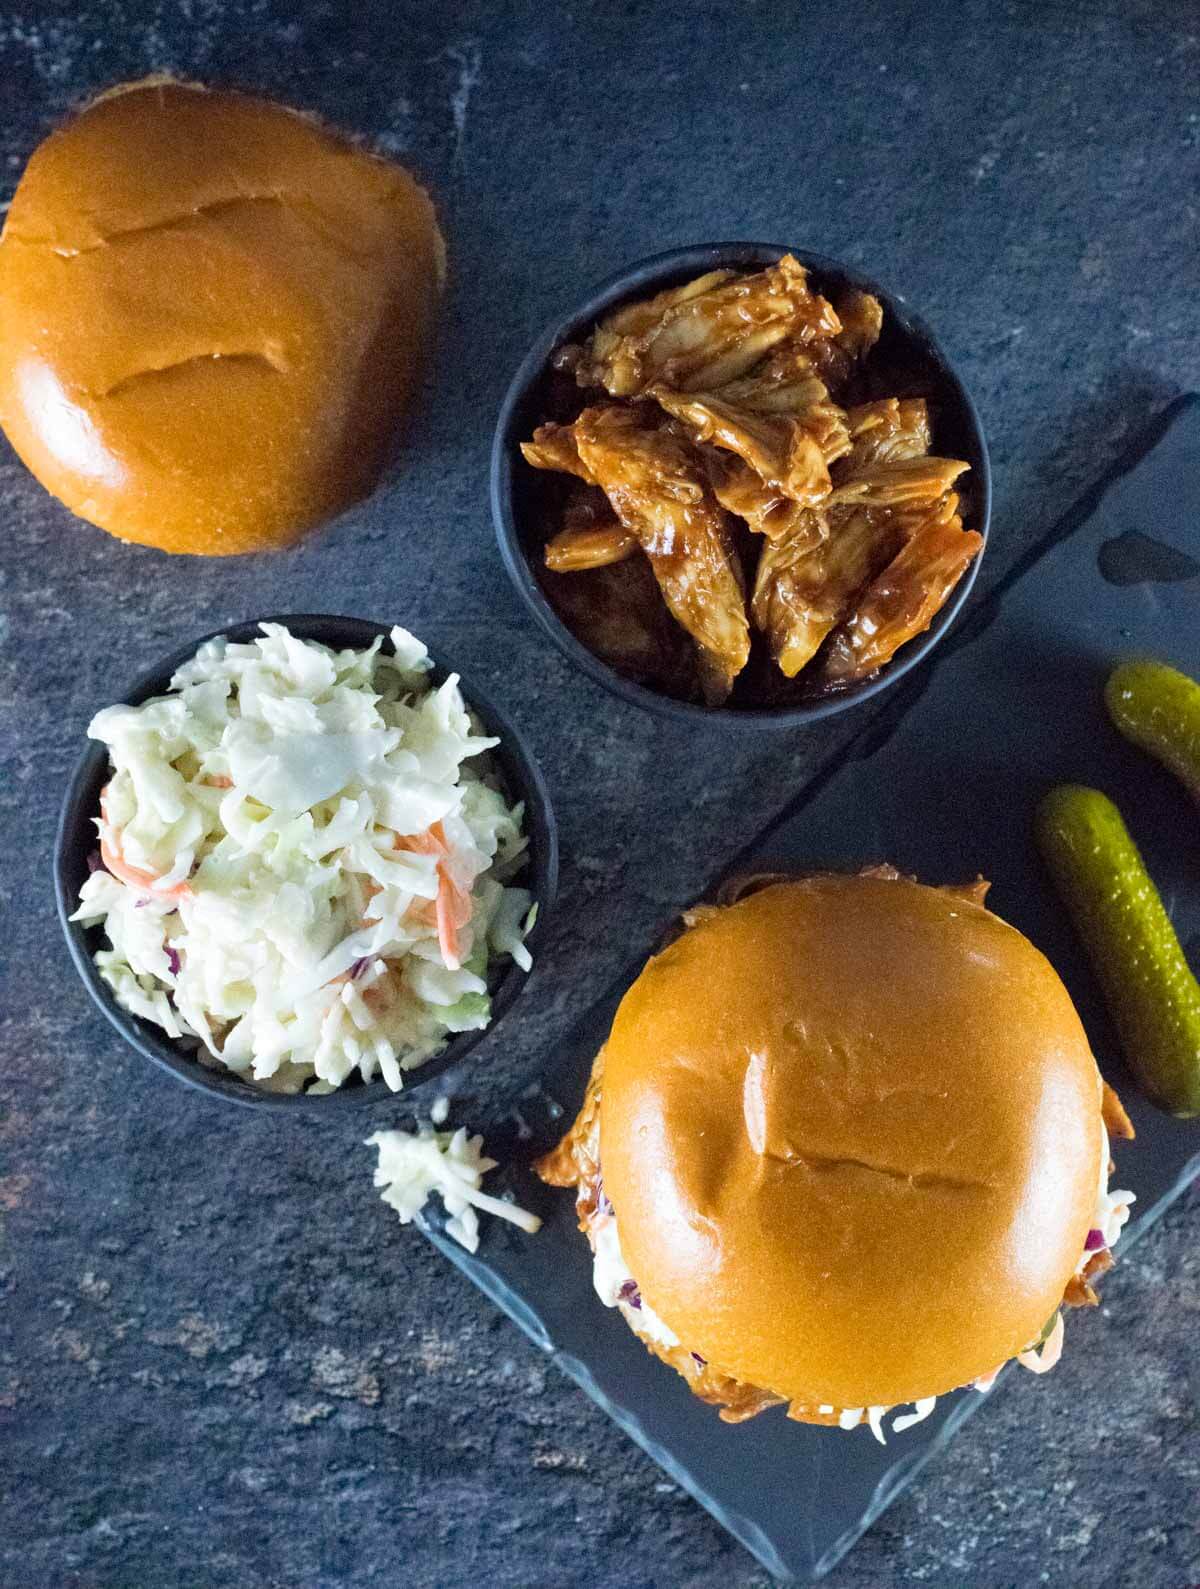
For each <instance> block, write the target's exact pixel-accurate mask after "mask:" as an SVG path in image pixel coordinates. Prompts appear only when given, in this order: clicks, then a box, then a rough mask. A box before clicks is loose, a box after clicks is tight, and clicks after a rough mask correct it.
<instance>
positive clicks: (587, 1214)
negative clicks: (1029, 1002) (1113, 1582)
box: [536, 1054, 1135, 1445]
mask: <svg viewBox="0 0 1200 1589" xmlns="http://www.w3.org/2000/svg"><path fill="white" fill-rule="evenodd" d="M602 1086H603V1054H601V1055H600V1056H599V1057H598V1058H597V1060H596V1063H595V1066H594V1067H593V1070H592V1076H591V1081H590V1082H589V1085H588V1090H587V1094H586V1096H585V1098H584V1102H583V1106H582V1108H581V1109H580V1111H579V1115H578V1116H577V1118H576V1120H575V1123H574V1125H573V1126H572V1128H571V1130H570V1131H569V1132H568V1133H567V1135H566V1136H565V1137H564V1138H563V1139H562V1141H561V1142H560V1143H559V1144H558V1146H557V1147H556V1148H555V1149H553V1151H552V1152H550V1153H548V1154H547V1155H546V1156H545V1157H544V1158H542V1159H541V1160H539V1161H538V1164H537V1165H536V1169H537V1172H538V1174H539V1175H540V1176H541V1178H542V1179H543V1180H544V1181H546V1182H547V1183H548V1184H549V1185H551V1186H563V1187H574V1188H575V1189H576V1196H575V1209H576V1216H577V1219H578V1222H579V1228H580V1230H582V1231H583V1233H584V1235H585V1236H586V1237H587V1240H588V1243H589V1245H590V1246H591V1249H592V1282H593V1285H594V1287H595V1290H596V1294H597V1295H598V1296H599V1298H600V1300H601V1302H603V1303H604V1305H605V1306H606V1307H610V1308H611V1307H615V1308H617V1309H618V1310H619V1312H620V1313H621V1316H622V1317H623V1318H624V1320H625V1322H626V1324H627V1325H628V1326H629V1328H630V1329H631V1330H632V1331H633V1332H634V1334H635V1335H637V1336H638V1338H639V1339H640V1340H641V1341H642V1343H643V1344H644V1345H645V1346H646V1347H647V1348H648V1349H649V1350H650V1351H651V1352H652V1353H654V1355H655V1356H656V1357H659V1358H661V1359H662V1361H663V1362H665V1363H667V1364H669V1365H670V1366H671V1367H672V1368H674V1369H675V1370H676V1371H677V1372H678V1373H679V1374H681V1375H682V1376H683V1377H684V1379H685V1380H686V1381H687V1382H688V1385H689V1387H690V1389H691V1390H692V1391H693V1392H694V1394H695V1395H697V1396H699V1397H700V1399H701V1400H702V1401H706V1402H709V1403H710V1404H712V1405H714V1406H717V1407H719V1408H720V1416H721V1418H722V1419H724V1420H725V1421H726V1422H727V1423H741V1422H742V1421H744V1420H745V1419H747V1418H753V1417H755V1416H756V1415H757V1414H758V1413H760V1412H764V1411H766V1409H767V1408H768V1407H775V1406H782V1405H784V1404H785V1403H784V1398H782V1397H780V1396H777V1395H774V1394H773V1393H772V1392H770V1391H767V1390H762V1389H760V1388H758V1387H757V1386H754V1385H747V1384H745V1383H744V1382H742V1381H740V1380H738V1379H736V1378H735V1377H734V1376H733V1375H731V1374H728V1373H726V1372H724V1371H723V1370H722V1369H720V1368H719V1367H718V1366H717V1365H716V1364H714V1363H711V1362H709V1361H708V1360H707V1359H706V1358H705V1357H703V1356H701V1354H700V1353H698V1352H695V1351H691V1350H689V1349H688V1347H687V1346H686V1345H685V1344H684V1343H683V1342H682V1341H680V1339H679V1337H678V1336H677V1335H676V1334H675V1332H674V1331H673V1330H672V1329H671V1328H670V1326H669V1325H668V1324H666V1322H665V1321H664V1320H663V1319H661V1318H660V1317H659V1316H658V1314H656V1313H655V1312H654V1310H653V1309H652V1308H651V1306H650V1304H649V1303H648V1302H647V1301H646V1299H645V1297H644V1296H643V1294H642V1289H641V1287H640V1286H639V1284H638V1282H637V1280H636V1279H635V1278H634V1276H633V1274H632V1273H631V1271H630V1269H629V1265H628V1264H627V1263H626V1261H625V1259H624V1257H623V1255H622V1253H621V1243H620V1236H619V1233H618V1230H617V1220H616V1212H615V1210H614V1208H613V1205H612V1203H611V1201H610V1200H609V1198H608V1197H607V1196H606V1195H605V1191H604V1178H603V1173H602V1170H601V1164H600V1094H601V1089H602ZM1103 1122H1104V1123H1103V1125H1102V1127H1101V1145H1100V1173H1099V1184H1098V1187H1097V1194H1096V1207H1095V1212H1094V1214H1093V1216H1092V1223H1091V1226H1090V1228H1089V1230H1088V1233H1087V1238H1086V1240H1085V1243H1084V1248H1083V1251H1082V1252H1081V1254H1080V1257H1079V1262H1078V1264H1077V1265H1076V1269H1075V1273H1074V1275H1073V1276H1072V1277H1071V1280H1070V1282H1069V1283H1068V1285H1067V1288H1066V1291H1065V1293H1064V1295H1063V1303H1064V1305H1066V1306H1068V1307H1082V1306H1094V1305H1095V1304H1096V1302H1097V1301H1098V1300H1099V1299H1098V1297H1097V1295H1096V1292H1095V1290H1094V1289H1093V1287H1092V1284H1091V1282H1092V1281H1093V1280H1094V1279H1096V1278H1097V1277H1098V1276H1099V1275H1100V1274H1102V1273H1103V1272H1104V1271H1105V1270H1107V1269H1109V1268H1111V1267H1112V1262H1113V1260H1112V1248H1113V1247H1114V1246H1115V1245H1116V1243H1117V1240H1118V1238H1119V1237H1120V1234H1121V1231H1122V1229H1123V1228H1124V1226H1125V1223H1126V1221H1127V1220H1128V1219H1129V1209H1130V1205H1131V1204H1132V1203H1133V1202H1134V1201H1135V1199H1134V1194H1133V1193H1132V1192H1129V1191H1121V1190H1110V1188H1109V1180H1110V1177H1111V1174H1112V1170H1113V1163H1112V1159H1111V1156H1110V1151H1109V1138H1110V1134H1111V1135H1113V1136H1120V1137H1130V1136H1132V1135H1133V1127H1132V1125H1131V1124H1130V1122H1129V1118H1128V1116H1127V1115H1126V1113H1125V1110H1124V1109H1123V1107H1122V1105H1121V1103H1120V1100H1119V1099H1118V1098H1117V1095H1116V1093H1115V1092H1113V1090H1112V1088H1110V1087H1108V1086H1107V1085H1105V1088H1104V1098H1103ZM1063 1338H1064V1325H1063V1315H1062V1310H1061V1308H1056V1309H1055V1311H1054V1313H1053V1314H1052V1315H1051V1317H1050V1319H1049V1320H1047V1323H1046V1326H1045V1329H1044V1330H1043V1331H1042V1334H1041V1336H1040V1338H1039V1339H1038V1340H1036V1341H1033V1342H1031V1343H1030V1345H1029V1346H1028V1347H1027V1348H1026V1349H1025V1350H1024V1351H1021V1352H1018V1353H1017V1355H1016V1357H1015V1359H1014V1361H1016V1362H1017V1363H1019V1364H1020V1365H1021V1367H1023V1368H1027V1369H1029V1370H1030V1371H1031V1372H1032V1373H1035V1374H1045V1373H1048V1372H1049V1371H1050V1369H1052V1368H1053V1367H1054V1366H1055V1364H1056V1363H1057V1362H1058V1360H1059V1357H1060V1356H1061V1353H1062V1346H1063ZM1005 1366H1006V1365H1005V1364H1004V1363H999V1364H997V1365H996V1367H995V1368H994V1369H993V1370H992V1371H991V1372H989V1373H987V1374H985V1375H983V1376H982V1377H981V1378H979V1379H977V1380H974V1381H973V1382H972V1385H971V1387H963V1388H974V1389H975V1390H979V1391H982V1392H985V1393H986V1392H987V1391H989V1390H991V1388H992V1386H993V1385H994V1384H995V1382H996V1379H997V1378H998V1377H999V1374H1000V1372H1001V1370H1002V1369H1003V1368H1004V1367H1005ZM937 1399H938V1398H937V1397H936V1396H926V1397H923V1398H922V1399H921V1400H919V1401H917V1402H915V1403H913V1405H912V1410H911V1411H903V1410H902V1409H901V1408H900V1407H886V1406H880V1407H835V1406H831V1405H828V1404H822V1405H819V1406H816V1407H809V1406H803V1407H802V1406H798V1405H796V1404H795V1403H792V1404H789V1405H788V1416H789V1417H793V1418H798V1419H802V1420H803V1421H805V1422H816V1423H824V1424H828V1425H832V1426H836V1427H837V1428H840V1429H855V1428H857V1427H858V1426H859V1425H860V1424H867V1425H868V1426H869V1427H870V1429H871V1432H872V1434H873V1435H874V1436H875V1438H876V1439H877V1440H878V1441H879V1442H880V1444H882V1445H886V1444H887V1437H886V1434H885V1431H884V1423H883V1420H884V1417H885V1416H887V1415H896V1416H893V1418H892V1424H891V1430H892V1433H893V1434H902V1433H903V1432H904V1431H905V1430H906V1429H910V1428H912V1427H913V1426H914V1425H916V1424H918V1423H921V1422H923V1421H924V1420H925V1419H926V1418H928V1417H929V1416H930V1415H931V1414H932V1412H933V1410H934V1408H935V1407H936V1405H937ZM814 1415H815V1416H814Z"/></svg>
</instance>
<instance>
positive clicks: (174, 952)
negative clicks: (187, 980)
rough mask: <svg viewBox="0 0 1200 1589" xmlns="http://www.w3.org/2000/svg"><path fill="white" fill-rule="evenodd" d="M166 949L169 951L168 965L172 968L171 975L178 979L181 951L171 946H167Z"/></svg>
mask: <svg viewBox="0 0 1200 1589" xmlns="http://www.w3.org/2000/svg"><path fill="white" fill-rule="evenodd" d="M165 947H166V951H167V964H168V965H169V966H170V968H171V975H172V976H173V977H177V976H178V975H179V964H180V961H179V950H178V949H175V948H173V947H172V945H171V944H167V945H166V946H165Z"/></svg>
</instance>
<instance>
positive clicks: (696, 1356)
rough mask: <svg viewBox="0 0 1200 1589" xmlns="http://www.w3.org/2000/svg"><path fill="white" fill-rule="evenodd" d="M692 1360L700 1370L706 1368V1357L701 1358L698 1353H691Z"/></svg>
mask: <svg viewBox="0 0 1200 1589" xmlns="http://www.w3.org/2000/svg"><path fill="white" fill-rule="evenodd" d="M692 1358H693V1360H694V1361H695V1362H697V1363H698V1364H699V1365H700V1367H701V1368H707V1367H708V1358H707V1357H701V1356H700V1353H699V1352H693V1353H692Z"/></svg>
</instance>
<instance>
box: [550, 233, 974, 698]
mask: <svg viewBox="0 0 1200 1589" xmlns="http://www.w3.org/2000/svg"><path fill="white" fill-rule="evenodd" d="M883 330H884V315H883V309H882V306H881V305H880V303H879V301H878V299H876V298H874V297H873V296H872V295H871V294H869V293H866V292H862V291H860V290H858V289H847V290H845V291H843V292H840V293H838V294H836V295H835V297H834V300H833V301H832V302H831V301H830V300H829V299H827V298H825V297H823V296H822V295H821V294H820V293H818V292H815V291H814V290H813V288H812V286H811V284H810V283H809V280H808V275H807V272H806V271H805V269H804V267H803V266H802V265H800V263H799V262H798V261H797V260H796V259H794V258H793V257H792V256H791V255H785V256H784V257H783V258H782V259H781V260H780V261H779V262H778V263H777V264H776V265H772V266H769V267H768V268H767V269H765V270H761V271H757V272H753V273H749V274H736V273H734V272H732V271H728V270H720V271H713V272H710V273H709V274H708V275H706V276H701V277H699V278H697V279H696V280H695V281H692V282H689V283H686V284H684V285H683V286H681V287H676V288H670V289H668V290H667V291H666V292H662V293H659V294H658V295H657V296H656V297H653V298H650V299H647V300H644V301H642V302H640V303H634V304H629V305H626V306H625V307H623V308H621V309H618V310H616V311H615V312H614V313H612V314H610V315H609V316H607V317H606V318H605V319H604V320H603V321H602V322H601V323H600V324H599V325H598V326H597V327H596V328H595V330H594V331H593V332H592V334H591V336H590V337H589V338H588V340H587V341H586V342H585V343H583V344H581V345H578V346H570V347H566V348H563V349H560V351H559V353H558V355H557V356H556V359H555V368H556V370H557V371H558V372H560V373H559V374H558V375H557V376H556V377H555V379H557V380H560V381H563V380H567V379H569V380H570V381H571V382H572V383H573V384H574V387H575V389H576V390H577V391H578V392H579V393H580V394H581V396H580V399H579V400H578V402H579V405H580V406H577V407H574V408H572V409H571V410H570V411H571V412H573V413H574V416H575V417H574V418H573V419H572V420H571V421H570V422H569V423H564V422H563V420H562V419H561V418H559V419H556V420H550V421H548V422H547V423H545V424H542V425H539V426H538V427H537V429H536V430H535V432H534V434H533V437H532V438H531V439H530V440H529V441H527V442H523V443H522V445H521V450H522V453H523V455H524V457H525V459H526V461H527V462H528V463H529V464H530V465H532V467H534V468H535V469H539V470H543V471H549V472H551V473H552V474H556V475H558V476H560V477H566V478H565V483H564V488H563V489H564V493H565V497H564V505H563V507H562V508H561V510H560V511H561V514H562V518H561V521H560V523H559V525H558V527H557V528H555V527H553V526H552V527H551V529H550V531H549V534H548V536H547V540H546V546H545V553H544V557H545V563H546V567H547V569H548V570H550V571H551V572H552V573H553V574H561V575H570V576H572V577H574V578H576V579H578V580H579V581H580V589H579V591H578V592H577V593H576V597H575V599H571V600H556V602H555V605H556V606H558V608H559V611H560V614H562V615H563V616H564V617H565V618H566V621H567V622H568V623H570V624H571V626H572V627H573V628H575V629H576V632H577V633H579V634H580V637H581V638H582V639H584V641H585V643H586V644H589V645H592V641H591V640H590V639H589V638H588V635H587V633H586V632H583V631H584V630H586V627H587V626H586V625H583V626H582V628H581V627H580V626H578V624H577V619H578V614H579V613H580V611H581V610H583V609H584V608H585V607H586V601H587V598H588V596H589V595H590V594H591V593H592V592H593V591H594V592H595V593H596V595H597V598H598V599H599V598H600V597H601V595H602V592H603V589H604V587H603V586H602V585H601V582H600V580H599V578H598V576H599V574H600V572H601V571H602V570H605V569H608V568H610V567H611V566H612V565H614V564H615V563H618V562H621V561H623V560H625V559H629V560H631V561H638V560H641V559H642V558H646V559H648V560H649V561H650V564H651V568H652V571H653V573H654V576H655V578H656V580H657V581H658V585H659V588H660V591H661V599H662V602H663V604H664V606H665V608H666V611H667V612H668V614H669V615H670V618H671V620H672V621H673V622H674V623H675V624H677V625H678V626H679V627H680V628H681V629H682V631H683V633H684V635H685V636H686V637H689V638H690V641H691V653H690V654H691V659H692V662H691V670H690V672H691V678H690V680H688V679H687V678H686V677H685V678H683V679H682V680H681V679H680V677H679V670H678V668H677V667H676V666H674V665H673V664H672V665H667V666H664V667H663V668H661V669H658V668H655V667H654V666H653V665H650V664H648V662H647V660H646V658H645V657H644V656H643V657H639V661H638V664H637V666H636V669H635V671H634V672H633V675H632V676H635V677H638V678H640V679H642V680H643V681H644V682H648V683H651V684H652V685H653V686H654V687H656V688H661V689H664V690H665V691H666V692H667V693H678V694H683V695H685V696H688V695H692V696H696V695H698V696H700V697H701V698H702V699H703V700H704V701H705V702H707V703H708V704H710V705H720V704H722V703H723V702H724V701H726V700H727V699H728V698H729V696H730V695H731V693H733V694H734V695H735V700H737V701H739V702H741V703H742V704H756V698H755V692H756V691H759V690H760V688H761V683H762V680H763V670H762V668H761V667H759V666H758V664H756V667H755V668H754V669H750V670H749V671H747V663H748V661H749V660H750V658H751V655H752V652H754V654H757V652H758V649H759V648H761V650H762V654H763V658H764V662H766V659H768V658H769V659H771V661H773V663H774V665H775V667H776V668H777V669H778V673H777V675H776V677H777V678H778V679H779V680H780V682H781V687H782V686H784V685H785V683H786V681H787V680H797V679H798V678H799V676H800V675H803V679H800V680H799V682H800V683H801V684H802V685H803V687H804V688H805V689H806V690H811V689H816V690H817V691H818V692H821V691H827V690H835V689H844V688H846V687H848V686H849V685H851V684H854V683H855V682H857V681H858V680H860V679H863V678H866V677H868V676H869V675H871V674H873V673H875V672H877V671H878V670H879V669H880V668H882V667H884V666H885V665H886V663H887V662H888V661H890V659H891V658H892V657H893V656H894V655H895V653H896V652H897V650H899V649H900V647H901V646H903V645H905V644H906V643H907V642H908V641H909V640H911V639H913V638H914V637H915V636H916V635H918V634H921V633H922V632H923V631H924V630H925V629H927V628H928V627H929V625H930V623H931V622H932V621H933V619H934V617H935V616H936V614H937V613H938V612H939V611H940V609H941V608H942V607H943V606H944V604H945V602H946V601H947V600H948V598H949V596H950V593H951V592H952V590H953V589H954V587H955V586H956V585H957V583H958V582H959V580H960V579H961V578H962V576H963V574H964V573H965V571H966V569H967V568H968V566H969V565H970V563H971V561H972V559H973V558H974V557H975V556H976V555H977V554H978V551H979V549H980V546H981V545H982V538H981V537H980V536H979V535H977V534H975V533H974V532H973V531H971V530H966V529H964V527H963V524H962V518H961V514H960V508H961V503H960V498H959V495H958V494H956V492H955V491H954V490H953V489H952V487H953V485H954V482H955V481H956V480H957V479H958V477H959V476H960V475H961V474H962V473H963V471H965V470H966V468H967V465H966V464H965V463H963V462H961V461H959V460H956V459H950V458H938V457H935V456H931V455H930V448H931V446H932V426H931V421H930V414H929V410H928V405H927V403H926V400H925V399H924V398H923V397H919V396H899V397H882V398H880V397H877V396H871V395H870V393H871V387H872V384H873V383H874V384H875V389H876V390H877V389H878V385H877V382H875V378H874V377H873V376H872V375H871V370H872V369H873V365H872V356H873V352H874V350H875V348H876V344H877V343H878V341H879V338H880V336H881V334H882V332H883ZM856 394H858V395H867V396H869V397H870V400H868V401H855V397H856ZM597 488H598V489H597ZM589 491H590V492H592V493H593V494H596V495H598V494H599V492H603V494H604V496H605V497H606V498H607V500H608V502H609V504H610V517H609V518H608V520H607V522H604V523H602V524H601V523H597V524H596V525H594V526H589V527H582V528H581V527H580V526H578V525H572V524H571V523H570V519H571V515H572V512H573V511H574V510H575V509H576V508H577V507H578V505H579V503H580V501H581V500H583V499H582V498H581V497H580V496H579V494H578V493H583V494H584V497H586V496H587V493H588V492H589ZM572 493H575V494H572ZM622 532H624V533H622ZM559 594H560V595H561V588H560V591H559ZM593 649H595V647H594V646H593ZM626 649H629V648H628V647H627V648H626ZM632 649H633V650H634V651H639V650H640V651H647V648H645V647H643V648H637V647H634V648H632ZM601 654H602V655H604V654H605V653H603V652H601ZM606 660H611V650H610V652H609V654H608V655H607V656H606ZM614 665H615V666H618V667H620V666H621V665H620V664H619V663H614ZM769 665H770V664H769V663H767V666H769ZM622 671H628V669H622ZM686 671H687V670H685V673H686ZM739 681H741V682H739Z"/></svg>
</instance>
